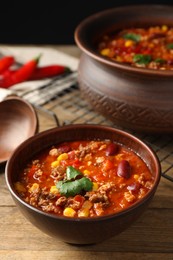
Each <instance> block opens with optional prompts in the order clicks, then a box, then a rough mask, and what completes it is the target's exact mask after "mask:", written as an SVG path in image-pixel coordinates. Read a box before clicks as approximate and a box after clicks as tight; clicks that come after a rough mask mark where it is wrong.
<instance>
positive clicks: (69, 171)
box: [66, 166, 82, 180]
mask: <svg viewBox="0 0 173 260" xmlns="http://www.w3.org/2000/svg"><path fill="white" fill-rule="evenodd" d="M80 175H82V173H81V172H80V171H78V170H76V169H75V168H74V167H73V166H68V167H67V170H66V176H67V180H72V179H75V178H76V177H77V176H80Z"/></svg>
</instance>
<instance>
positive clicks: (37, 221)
mask: <svg viewBox="0 0 173 260" xmlns="http://www.w3.org/2000/svg"><path fill="white" fill-rule="evenodd" d="M86 139H87V140H96V139H100V140H105V139H110V140H112V141H115V142H118V143H120V144H122V145H124V146H126V147H128V148H130V149H131V150H132V151H134V152H135V153H137V154H138V155H139V156H140V157H141V158H142V159H143V161H144V162H145V163H146V164H147V165H148V167H149V169H150V171H151V173H152V175H153V177H154V183H153V186H152V188H151V190H149V192H148V193H147V194H146V195H145V196H144V197H143V198H142V199H141V200H140V201H138V202H136V203H134V204H133V205H132V206H130V207H129V208H127V209H125V210H123V211H121V212H119V213H116V214H111V215H107V216H100V217H96V218H74V217H70V218H69V217H62V216H55V215H53V214H49V213H46V212H43V211H41V210H39V209H37V208H35V207H33V206H31V205H29V204H28V203H26V202H25V201H24V200H22V199H21V197H20V196H19V194H18V193H17V192H16V190H15V187H14V183H15V182H16V181H17V180H18V176H19V174H20V172H21V170H22V169H24V168H25V167H26V164H27V162H28V161H30V160H31V159H32V158H33V157H34V156H35V155H36V154H38V153H39V152H41V151H43V150H44V149H46V148H49V147H51V146H52V145H55V144H58V143H61V142H64V141H75V140H86ZM160 176H161V169H160V163H159V160H158V158H157V155H156V154H155V153H154V152H153V151H152V149H151V148H150V147H148V146H147V145H146V144H145V143H143V142H142V141H141V140H139V139H138V138H136V137H135V136H133V135H131V134H129V133H128V132H125V131H122V130H118V129H116V128H111V127H108V126H103V125H89V124H88V125H87V124H84V125H83V124H81V125H67V126H62V127H57V128H53V129H49V130H46V131H44V132H41V133H39V134H37V135H35V136H33V137H31V138H29V139H27V140H26V141H24V142H23V143H22V144H21V145H20V146H18V147H17V149H16V150H15V151H14V153H13V154H12V156H11V157H10V159H9V160H8V162H7V164H6V169H5V178H6V183H7V187H8V189H9V192H10V193H11V196H12V198H13V199H14V201H15V203H16V206H17V207H18V209H19V210H20V211H21V213H22V214H23V215H24V216H25V217H26V219H27V220H29V221H30V222H31V223H32V224H33V225H34V226H36V227H37V228H38V229H40V230H42V231H43V232H44V233H46V234H48V235H50V236H51V237H55V238H57V239H59V240H62V241H64V242H67V243H71V244H94V243H99V242H102V241H104V240H106V239H108V238H111V237H113V236H115V235H118V234H119V233H121V232H122V231H124V230H125V229H127V228H128V227H129V226H130V225H131V224H132V223H133V222H134V221H136V220H137V219H138V218H139V216H140V215H141V214H142V213H143V212H144V210H145V209H146V208H147V207H148V204H149V203H150V201H151V200H152V198H153V196H154V194H155V192H156V190H157V186H158V184H159V181H160Z"/></svg>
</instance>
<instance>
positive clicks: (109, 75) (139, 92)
mask: <svg viewBox="0 0 173 260" xmlns="http://www.w3.org/2000/svg"><path fill="white" fill-rule="evenodd" d="M151 10H152V11H151ZM172 13H173V7H172V6H166V5H165V6H164V5H135V6H123V7H117V8H112V9H108V10H104V11H101V12H99V13H96V14H94V15H91V16H90V17H88V18H86V19H84V20H83V21H82V22H81V23H80V24H79V25H78V26H77V28H76V30H75V34H74V37H75V41H76V44H77V46H78V47H79V48H80V49H81V51H82V55H81V58H80V62H79V67H78V82H79V87H80V90H81V93H82V94H83V97H84V98H85V99H86V100H87V101H88V102H89V103H90V105H91V106H92V107H93V108H94V109H95V110H96V111H98V112H100V113H101V114H103V115H104V116H105V117H106V118H108V119H110V120H112V121H113V122H114V123H116V125H117V127H118V126H120V127H124V128H127V129H132V130H135V131H139V132H148V133H173V87H172V84H173V71H171V70H170V71H168V70H167V71H166V70H154V69H146V68H142V67H132V66H131V65H127V64H123V63H120V62H116V61H112V60H110V59H108V58H106V57H104V56H101V54H99V52H98V46H97V41H98V39H99V38H100V36H101V35H104V34H106V33H107V34H109V33H110V32H115V31H120V30H122V29H126V28H131V27H149V26H156V25H168V26H172V27H173V17H172Z"/></svg>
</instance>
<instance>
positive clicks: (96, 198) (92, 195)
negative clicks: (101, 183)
mask: <svg viewBox="0 0 173 260" xmlns="http://www.w3.org/2000/svg"><path fill="white" fill-rule="evenodd" d="M85 197H86V198H87V199H88V200H89V201H91V202H93V203H98V202H103V203H105V202H108V197H107V195H106V194H101V193H99V192H94V191H91V192H87V193H86V194H85Z"/></svg>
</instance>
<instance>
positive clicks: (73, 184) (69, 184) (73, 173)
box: [56, 166, 93, 197]
mask: <svg viewBox="0 0 173 260" xmlns="http://www.w3.org/2000/svg"><path fill="white" fill-rule="evenodd" d="M66 176H67V179H66V180H63V181H58V182H57V184H56V187H57V189H58V190H59V192H60V194H61V195H64V196H66V197H69V196H75V195H77V194H80V193H81V192H82V191H89V190H91V189H92V186H93V183H92V182H91V181H90V180H89V179H88V178H86V177H83V174H82V173H81V172H80V171H78V170H76V169H75V168H74V167H72V166H68V167H67V170H66ZM77 177H81V178H80V179H79V178H78V179H76V178H77Z"/></svg>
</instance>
